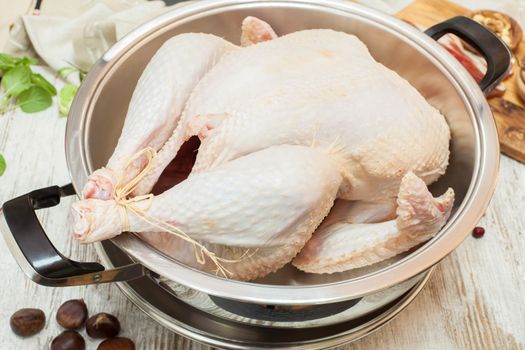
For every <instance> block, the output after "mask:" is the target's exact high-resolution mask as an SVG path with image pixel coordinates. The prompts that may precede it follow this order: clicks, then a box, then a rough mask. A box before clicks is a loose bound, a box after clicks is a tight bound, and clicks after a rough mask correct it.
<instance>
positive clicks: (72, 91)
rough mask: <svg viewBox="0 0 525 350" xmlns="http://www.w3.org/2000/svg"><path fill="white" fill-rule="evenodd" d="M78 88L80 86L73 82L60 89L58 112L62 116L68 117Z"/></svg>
mask: <svg viewBox="0 0 525 350" xmlns="http://www.w3.org/2000/svg"><path fill="white" fill-rule="evenodd" d="M77 90H78V86H76V85H73V84H66V85H64V87H63V88H62V89H61V90H60V93H59V94H58V112H59V113H60V115H61V116H63V117H66V116H67V115H68V113H69V109H70V108H71V103H73V99H74V98H75V95H76V93H77Z"/></svg>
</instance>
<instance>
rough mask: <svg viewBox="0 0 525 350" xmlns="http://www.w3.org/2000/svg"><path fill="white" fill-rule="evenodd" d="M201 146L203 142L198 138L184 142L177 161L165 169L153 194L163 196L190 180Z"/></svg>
mask: <svg viewBox="0 0 525 350" xmlns="http://www.w3.org/2000/svg"><path fill="white" fill-rule="evenodd" d="M200 145H201V141H200V140H199V138H198V137H197V136H192V137H191V138H190V139H189V140H188V141H186V142H184V144H183V145H182V147H181V148H180V150H179V152H178V153H177V156H176V157H175V159H173V160H172V161H171V163H170V164H169V165H168V166H167V167H166V169H164V171H163V172H162V175H161V176H160V178H159V180H158V181H157V183H156V184H155V187H153V191H152V192H153V194H155V195H157V194H161V193H163V192H164V191H166V190H169V189H170V188H172V187H173V186H175V185H177V184H179V183H181V182H182V181H184V180H186V179H187V178H188V175H189V174H190V172H191V170H192V169H193V165H194V164H195V160H196V159H197V152H198V150H199V147H200Z"/></svg>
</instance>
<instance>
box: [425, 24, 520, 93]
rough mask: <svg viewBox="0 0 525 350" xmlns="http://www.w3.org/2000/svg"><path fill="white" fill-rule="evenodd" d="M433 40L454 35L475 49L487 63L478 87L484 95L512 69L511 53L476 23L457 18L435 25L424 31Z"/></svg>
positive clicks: (499, 40) (489, 32)
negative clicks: (446, 35) (485, 71)
mask: <svg viewBox="0 0 525 350" xmlns="http://www.w3.org/2000/svg"><path fill="white" fill-rule="evenodd" d="M425 33H426V34H427V35H429V36H430V37H432V38H433V39H434V40H438V39H439V38H441V37H442V36H443V35H445V34H455V35H457V36H458V37H459V38H461V39H462V40H464V41H466V42H467V43H468V44H469V45H471V46H472V47H473V48H475V49H476V50H477V51H478V52H479V53H480V54H481V55H482V56H483V57H484V58H485V60H486V61H487V73H486V74H485V76H484V77H483V79H481V81H480V83H479V87H480V88H481V90H482V91H483V93H484V94H485V95H487V94H489V93H490V92H491V91H492V90H493V89H494V88H495V87H496V86H497V85H498V84H499V83H500V82H501V81H502V80H503V79H504V78H505V77H506V76H507V74H508V72H509V71H510V69H511V68H512V63H511V62H512V61H511V60H512V53H511V52H510V50H509V48H508V47H507V45H505V43H504V42H503V41H501V39H500V38H498V36H497V35H496V34H494V33H493V32H492V31H490V30H489V29H487V28H485V27H484V26H483V25H481V24H479V23H478V22H476V21H474V20H472V19H470V18H467V17H464V16H457V17H453V18H451V19H448V20H446V21H444V22H441V23H439V24H436V25H435V26H433V27H430V28H429V29H427V30H426V31H425Z"/></svg>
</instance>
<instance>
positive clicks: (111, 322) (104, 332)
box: [86, 312, 120, 338]
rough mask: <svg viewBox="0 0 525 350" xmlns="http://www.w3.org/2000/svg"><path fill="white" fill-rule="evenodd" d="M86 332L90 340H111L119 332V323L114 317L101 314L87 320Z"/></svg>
mask: <svg viewBox="0 0 525 350" xmlns="http://www.w3.org/2000/svg"><path fill="white" fill-rule="evenodd" d="M86 332H87V334H88V335H89V336H90V337H91V338H112V337H115V336H116V335H117V334H118V333H119V332H120V322H119V321H118V319H117V318H116V317H115V316H113V315H110V314H107V313H105V312H101V313H99V314H96V315H93V316H91V317H90V318H89V319H88V320H87V322H86Z"/></svg>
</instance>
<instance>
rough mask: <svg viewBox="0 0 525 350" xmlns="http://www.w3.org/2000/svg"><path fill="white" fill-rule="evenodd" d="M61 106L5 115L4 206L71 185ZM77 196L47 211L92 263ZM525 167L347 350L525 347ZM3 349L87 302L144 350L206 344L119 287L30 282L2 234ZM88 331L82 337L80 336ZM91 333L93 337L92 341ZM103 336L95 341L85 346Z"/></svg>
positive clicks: (50, 330) (512, 170) (503, 181)
mask: <svg viewBox="0 0 525 350" xmlns="http://www.w3.org/2000/svg"><path fill="white" fill-rule="evenodd" d="M55 108H56V107H52V108H51V109H49V110H47V111H45V112H42V113H39V114H35V115H25V114H22V113H18V112H17V113H12V114H10V115H5V116H2V117H0V152H1V153H3V154H4V156H5V157H6V159H7V162H8V170H7V171H6V173H5V174H4V176H3V177H0V203H3V202H4V201H6V200H8V199H10V198H13V197H15V196H18V195H21V194H25V193H27V192H28V191H31V190H34V189H38V188H41V187H45V186H49V185H62V184H66V183H68V182H69V181H70V180H69V177H68V172H67V167H66V162H65V157H64V128H65V124H66V120H65V119H64V118H59V117H57V112H56V110H55ZM71 200H72V199H71V198H66V199H65V200H64V201H63V203H62V204H61V205H60V206H59V207H55V208H51V209H46V210H44V211H41V213H40V219H41V221H42V223H43V225H44V227H45V228H46V229H47V231H48V233H49V235H50V238H51V239H52V241H53V243H54V244H55V245H56V246H57V248H58V249H59V250H61V251H62V252H63V253H64V254H66V255H67V256H70V257H72V258H73V259H77V260H80V261H94V260H95V259H96V255H95V253H94V250H93V249H92V248H91V247H90V246H80V245H78V244H77V243H76V242H74V241H73V240H72V239H71V237H70V236H69V235H68V234H67V229H66V227H67V225H66V224H67V223H66V221H67V212H68V208H69V204H70V203H71ZM524 213H525V165H522V164H519V163H517V162H515V161H513V160H511V159H509V158H506V157H503V158H502V161H501V172H500V177H499V183H498V187H497V190H496V193H495V196H494V199H493V200H492V203H491V206H490V208H489V209H488V211H487V213H486V215H485V217H484V218H483V220H482V222H481V223H480V225H482V226H484V227H485V228H486V230H487V233H486V235H485V237H484V238H483V239H480V240H476V239H474V238H472V237H469V238H467V240H466V241H465V242H464V243H463V245H461V247H460V248H459V249H457V250H456V251H455V252H454V253H453V254H451V255H450V256H449V257H447V258H446V259H444V261H443V262H442V263H441V264H440V265H439V267H438V268H437V269H436V272H435V273H434V275H433V276H432V278H431V281H430V283H429V284H428V285H427V287H426V288H425V289H424V291H423V292H422V293H421V294H420V295H419V297H418V298H417V299H416V300H415V301H414V302H413V303H412V304H411V305H410V306H409V307H408V308H407V309H406V310H405V311H404V312H403V313H401V315H399V317H397V318H396V319H395V320H394V321H393V322H391V323H390V324H388V325H386V326H385V327H383V328H382V329H381V330H379V331H378V332H377V333H375V334H373V335H371V336H369V337H367V338H365V339H362V340H360V341H358V342H356V343H354V344H352V345H347V346H344V347H342V348H341V349H418V350H419V349H428V350H431V349H436V350H438V349H439V350H442V349H458V350H460V349H461V350H462V349H498V350H499V349H525V214H524ZM0 276H1V278H2V282H1V286H2V287H0V349H2V350H4V349H5V350H11V349H47V347H48V346H49V345H48V344H49V343H50V341H51V340H52V339H53V337H54V336H55V335H57V334H59V333H60V332H61V330H60V329H59V327H58V325H57V323H56V321H55V319H54V317H55V311H56V309H57V308H58V306H59V305H60V304H61V303H62V302H64V301H66V300H68V299H71V298H84V300H85V301H86V303H87V305H88V308H89V311H90V313H92V314H93V313H96V312H101V311H107V312H110V313H113V314H115V315H117V316H118V317H119V319H120V321H121V324H122V329H123V332H122V334H123V335H124V336H129V337H130V338H132V339H134V340H135V341H136V343H137V349H148V350H149V349H155V350H157V349H159V350H160V349H207V347H206V346H202V345H199V344H197V343H194V342H191V341H189V340H186V339H184V338H181V337H179V336H177V335H175V334H173V333H171V332H170V331H168V330H166V329H163V328H162V327H161V326H159V325H157V324H156V323H155V322H153V321H152V320H150V319H149V318H148V317H147V316H146V315H145V314H143V313H142V312H141V311H140V310H138V309H137V308H136V307H135V306H134V305H132V304H131V302H129V301H128V300H126V298H125V297H124V296H123V295H122V294H121V293H120V291H119V290H118V288H117V287H116V286H114V285H110V284H109V285H100V286H89V287H72V288H47V287H41V286H38V285H36V284H35V283H33V282H31V281H30V280H28V279H27V278H26V277H25V276H24V274H23V273H22V271H21V270H20V269H19V268H18V266H17V265H16V263H15V261H14V259H13V258H12V257H11V254H10V253H9V251H8V250H7V247H6V246H5V244H4V242H3V240H1V239H0ZM22 307H37V308H41V309H43V310H44V311H45V312H46V315H47V317H48V320H47V323H46V327H45V329H44V330H43V331H42V332H41V333H40V334H39V335H37V336H34V337H32V338H28V339H21V338H19V337H17V336H15V335H14V334H13V333H12V332H11V330H10V328H9V317H10V315H11V314H12V313H13V312H14V311H16V310H17V309H19V308H22ZM83 334H84V333H83ZM86 339H87V337H86ZM97 343H98V342H91V341H89V340H88V349H96V345H97Z"/></svg>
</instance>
